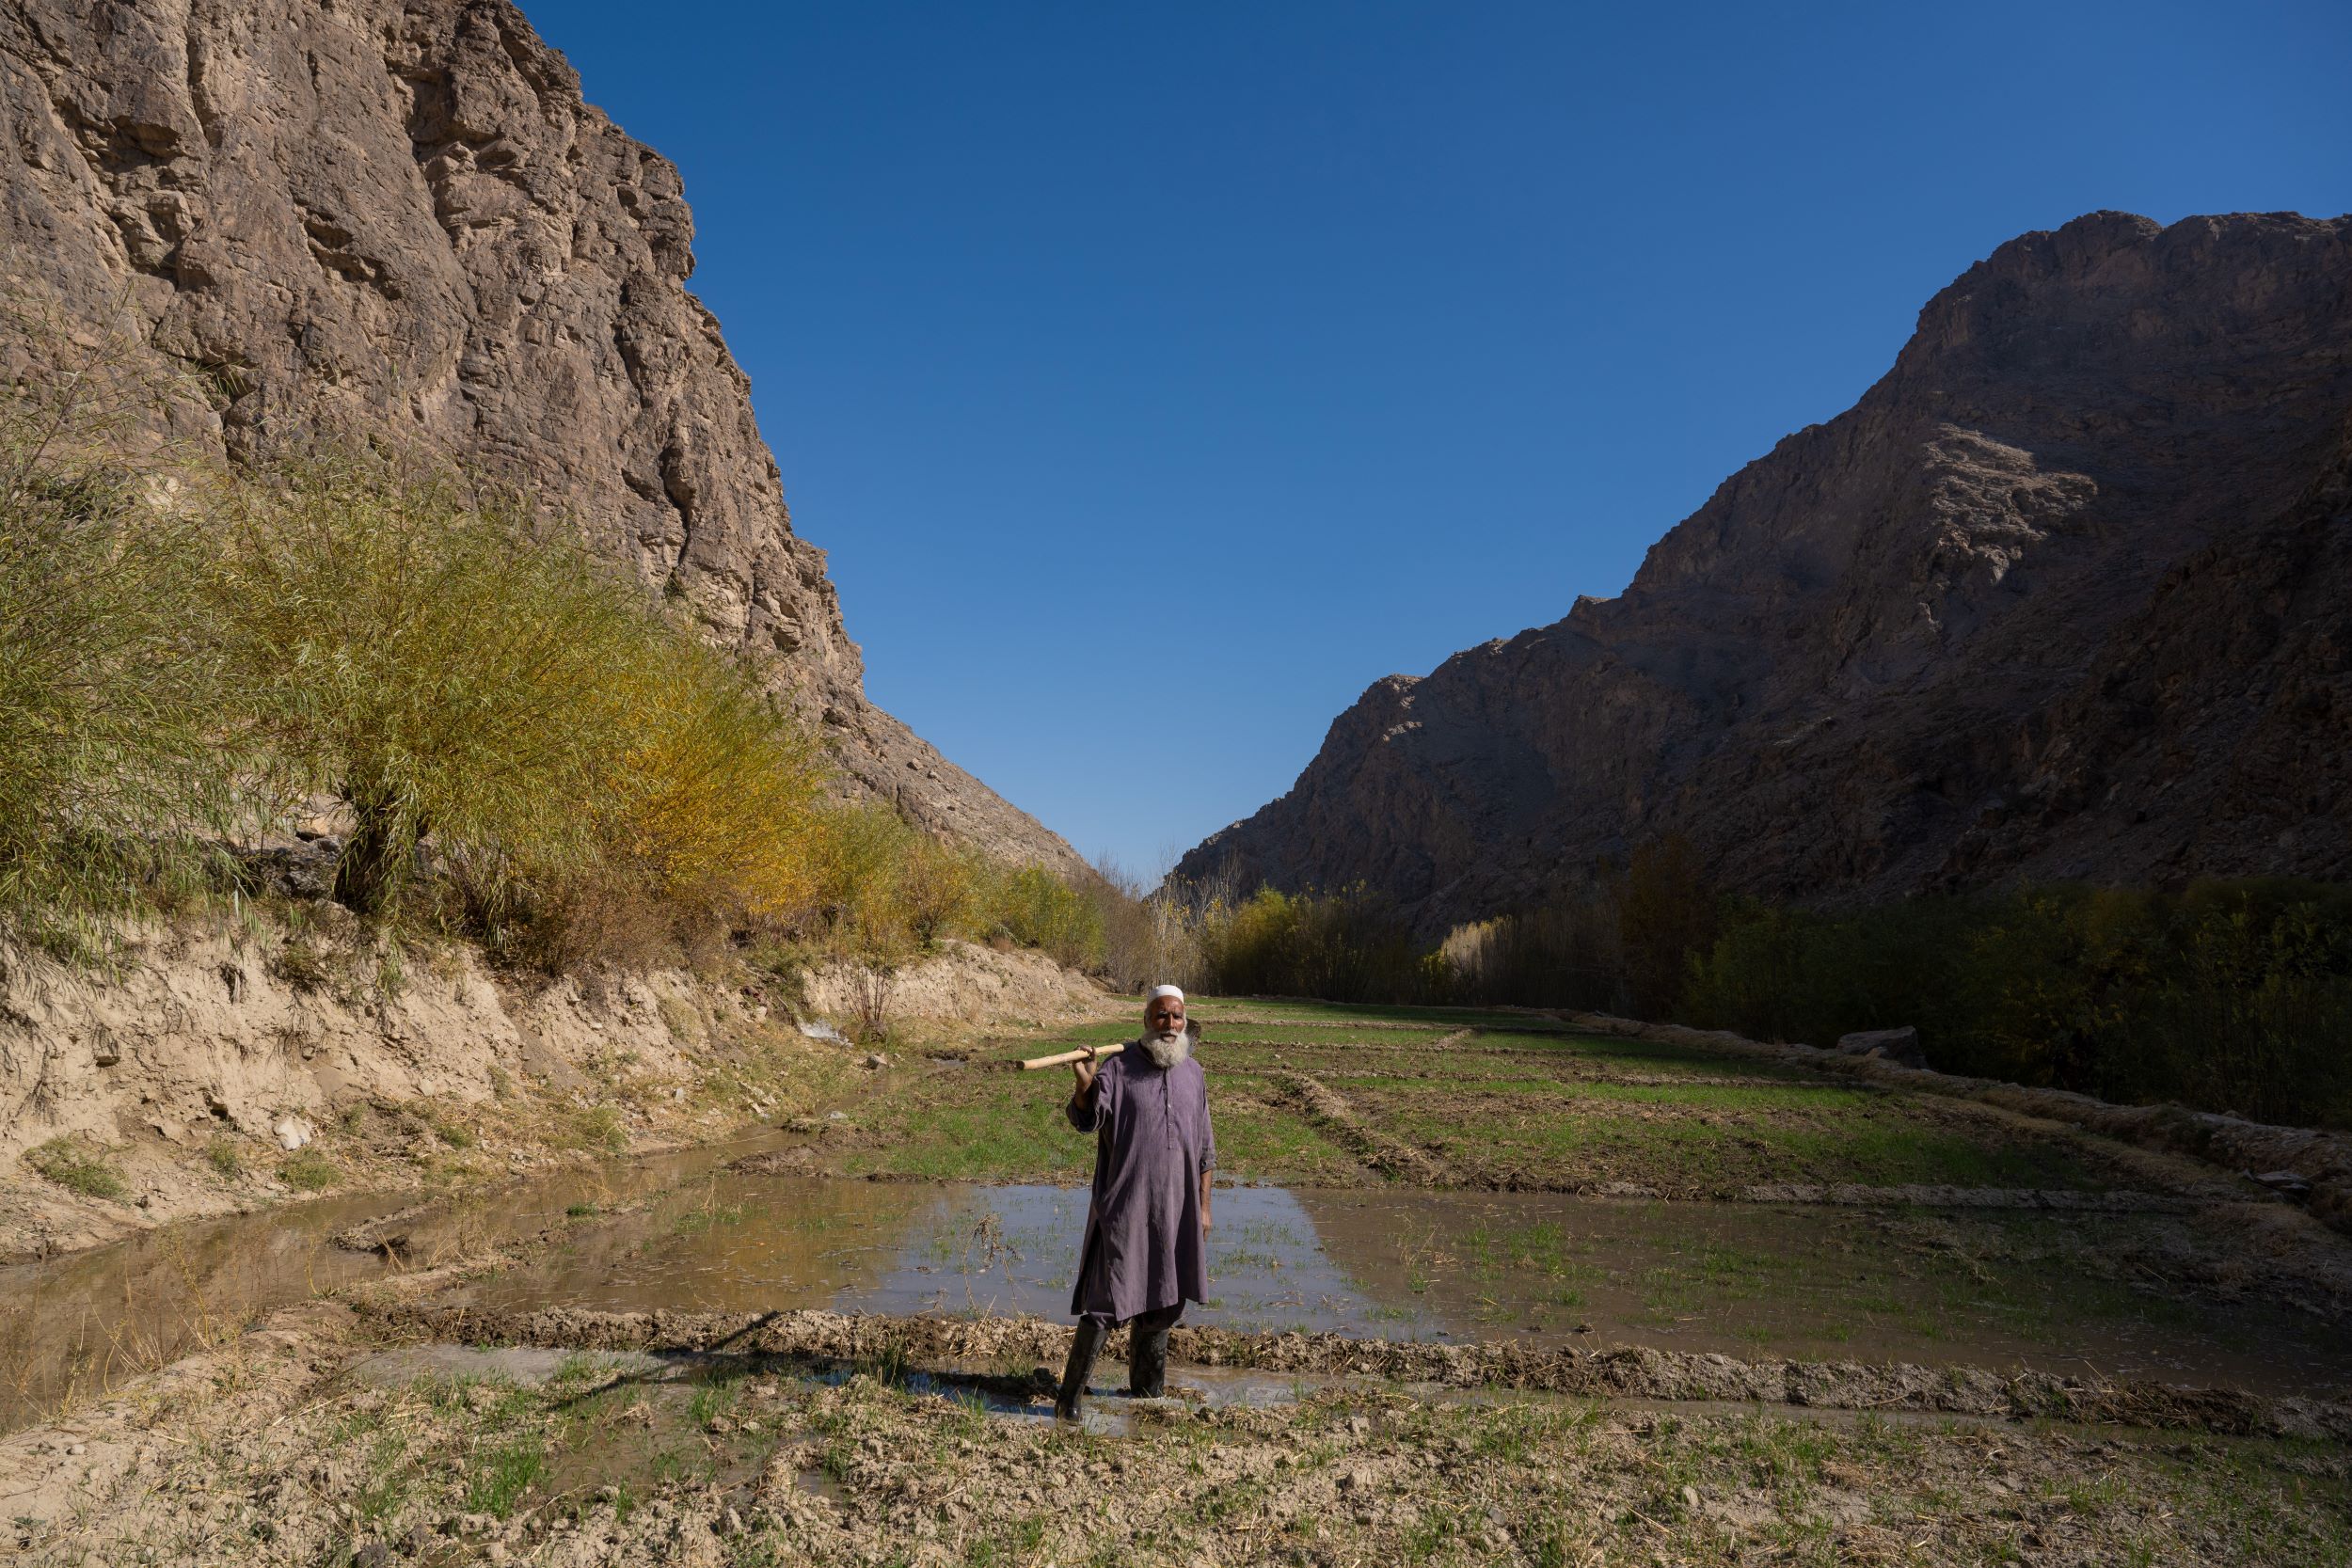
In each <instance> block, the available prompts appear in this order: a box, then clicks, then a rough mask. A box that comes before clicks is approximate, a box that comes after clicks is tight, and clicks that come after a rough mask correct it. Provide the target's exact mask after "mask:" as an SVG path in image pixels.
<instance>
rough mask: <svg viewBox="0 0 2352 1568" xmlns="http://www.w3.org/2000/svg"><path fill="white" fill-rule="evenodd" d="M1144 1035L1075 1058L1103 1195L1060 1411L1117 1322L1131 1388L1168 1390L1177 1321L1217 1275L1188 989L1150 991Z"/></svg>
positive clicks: (1210, 1165)
mask: <svg viewBox="0 0 2352 1568" xmlns="http://www.w3.org/2000/svg"><path fill="white" fill-rule="evenodd" d="M1143 1024H1144V1027H1143V1035H1142V1037H1141V1038H1139V1039H1136V1040H1131V1041H1129V1042H1128V1043H1127V1045H1126V1047H1125V1049H1123V1050H1122V1051H1120V1053H1119V1054H1117V1055H1115V1056H1109V1057H1106V1058H1104V1059H1103V1060H1102V1061H1101V1062H1100V1063H1099V1065H1098V1064H1097V1063H1096V1062H1093V1061H1080V1062H1073V1063H1072V1064H1071V1071H1072V1072H1073V1074H1074V1075H1075V1076H1076V1078H1077V1086H1076V1088H1075V1089H1074V1090H1073V1092H1072V1094H1071V1096H1070V1104H1069V1106H1068V1107H1067V1110H1068V1114H1069V1117H1070V1125H1071V1126H1073V1127H1074V1128H1076V1129H1077V1130H1078V1131H1079V1132H1091V1133H1093V1134H1094V1137H1095V1146H1094V1196H1093V1201H1092V1202H1091V1203H1090V1204H1089V1205H1088V1208H1087V1233H1086V1244H1085V1246H1084V1248H1083V1249H1082V1250H1081V1251H1080V1253H1079V1257H1078V1283H1077V1285H1076V1287H1075V1288H1074V1289H1073V1291H1071V1293H1070V1309H1071V1311H1073V1312H1074V1313H1076V1314H1077V1316H1078V1332H1077V1335H1076V1337H1075V1338H1073V1340H1072V1341H1071V1345H1070V1364H1069V1366H1068V1367H1066V1368H1065V1369H1064V1370H1063V1371H1062V1380H1061V1393H1060V1395H1059V1397H1058V1398H1057V1399H1056V1400H1055V1402H1054V1411H1055V1414H1056V1415H1057V1416H1060V1417H1062V1418H1065V1419H1069V1418H1075V1417H1076V1416H1077V1414H1078V1402H1079V1400H1080V1399H1081V1398H1082V1397H1083V1396H1084V1395H1085V1393H1086V1385H1087V1376H1088V1374H1089V1373H1090V1372H1091V1371H1092V1370H1094V1358H1095V1356H1096V1354H1099V1353H1100V1352H1101V1350H1102V1348H1103V1341H1104V1339H1105V1338H1109V1336H1110V1332H1111V1330H1112V1329H1113V1328H1115V1327H1117V1326H1119V1325H1120V1324H1121V1323H1125V1324H1127V1325H1128V1326H1129V1328H1130V1330H1131V1333H1130V1337H1129V1338H1130V1344H1129V1347H1128V1352H1127V1364H1128V1379H1127V1388H1128V1392H1130V1393H1131V1394H1134V1395H1136V1397H1138V1398H1143V1399H1157V1398H1159V1397H1160V1395H1161V1394H1162V1393H1164V1392H1165V1391H1166V1386H1167V1378H1168V1330H1169V1329H1170V1328H1173V1327H1174V1326H1175V1324H1176V1320H1177V1319H1178V1318H1180V1317H1182V1316H1183V1315H1184V1303H1186V1302H1188V1301H1199V1300H1200V1299H1201V1291H1202V1289H1203V1288H1204V1287H1205V1286H1206V1285H1207V1283H1208V1275H1209V1267H1208V1230H1209V1179H1210V1173H1211V1172H1212V1171H1214V1170H1215V1169H1216V1132H1215V1131H1214V1130H1213V1129H1212V1128H1211V1127H1210V1125H1209V1081H1208V1078H1207V1076H1206V1075H1205V1074H1203V1073H1202V1072H1201V1070H1200V1062H1199V1061H1198V1060H1196V1059H1195V1058H1194V1056H1193V1050H1192V1048H1193V1046H1194V1044H1195V1042H1197V1041H1198V1040H1199V1038H1200V1030H1199V1028H1198V1027H1197V1026H1195V1025H1193V1024H1191V1023H1190V1022H1187V1021H1186V1019H1185V1017H1184V992H1183V991H1181V990H1177V989H1176V988H1175V987H1174V986H1157V987H1154V988H1153V989H1152V994H1151V995H1150V996H1149V997H1147V998H1145V1000H1144V1010H1143Z"/></svg>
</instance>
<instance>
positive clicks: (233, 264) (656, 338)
mask: <svg viewBox="0 0 2352 1568" xmlns="http://www.w3.org/2000/svg"><path fill="white" fill-rule="evenodd" d="M0 141H5V146H6V151H5V153H4V154H0V245H4V246H5V252H4V254H5V260H4V261H0V274H5V275H6V276H5V278H0V286H5V291H6V293H7V295H8V304H9V305H10V306H11V307H13V308H14V309H13V310H12V312H11V313H12V315H15V316H30V317H35V318H45V317H53V316H55V315H56V314H62V315H63V317H64V318H65V320H64V321H63V322H62V323H59V322H56V321H55V320H39V321H37V322H36V323H35V325H37V326H38V327H39V329H40V334H41V335H44V336H45V335H47V334H49V333H50V332H52V331H53V330H56V329H58V328H62V329H63V331H64V332H65V334H67V335H68V336H73V335H78V336H80V337H81V338H82V339H83V340H84V341H102V340H121V341H130V342H133V343H135V344H137V345H139V348H138V350H137V352H139V353H140V354H143V355H149V356H152V357H153V359H154V361H155V363H156V364H157V365H159V366H169V367H172V368H174V369H176V370H178V371H182V372H186V375H185V377H184V383H183V384H184V385H185V386H187V387H189V388H192V389H193V393H192V395H188V396H183V397H181V398H179V399H178V400H177V405H176V406H175V407H174V408H173V409H172V411H171V413H170V415H169V419H170V421H171V422H172V423H173V424H175V425H176V426H177V428H178V431H179V433H180V434H182V435H183V436H192V437H194V438H196V439H197V440H199V441H200V442H203V443H206V444H210V445H213V446H215V448H217V449H219V450H222V451H226V452H228V453H229V454H230V455H232V456H244V455H249V454H250V453H252V452H253V451H257V450H259V449H261V448H262V447H264V446H266V445H268V444H269V443H270V442H271V441H272V440H273V439H275V438H278V437H284V436H299V435H301V434H302V433H303V432H304V431H305V430H307V429H309V428H310V427H313V426H318V425H335V426H338V427H341V428H344V429H353V428H375V429H384V430H389V431H390V432H392V433H393V434H395V435H396V436H399V437H400V438H401V439H403V440H404V441H407V442H411V443H417V444H423V445H429V446H433V447H437V448H439V449H441V450H444V451H450V452H452V453H455V454H458V455H461V456H462V457H464V458H465V459H467V460H468V461H469V462H474V463H478V464H483V465H486V466H490V467H495V468H498V469H501V470H503V471H506V472H508V473H510V474H513V475H515V476H516V477H518V478H520V479H521V480H523V481H524V482H525V483H528V484H530V486H531V487H532V489H533V490H534V491H535V492H536V493H537V494H538V495H539V496H540V497H542V498H543V499H545V500H546V501H547V503H548V505H549V506H550V507H552V508H554V509H557V510H560V511H563V512H566V513H569V514H571V515H575V516H576V517H577V518H578V519H579V521H580V525H581V526H582V527H583V528H584V529H585V530H586V531H588V533H589V535H590V536H591V537H592V538H593V539H594V540H595V541H596V544H597V545H598V546H599V547H601V548H603V549H605V550H607V551H609V552H610V553H611V554H612V555H613V556H614V557H616V558H618V559H620V560H623V561H625V562H628V563H629V564H630V565H632V566H633V567H634V568H635V569H636V570H637V571H638V572H639V573H640V574H641V575H642V576H643V577H644V579H645V580H646V581H647V583H648V584H649V585H655V586H660V587H661V588H664V589H665V590H671V591H674V592H675V593H676V594H681V595H682V596H683V597H684V598H685V599H686V600H687V601H689V602H690V603H691V606H692V607H693V609H694V610H695V612H696V613H698V614H699V615H700V617H701V619H702V621H703V622H704V624H705V625H706V626H707V627H708V629H709V631H710V633H711V634H712V635H713V636H714V638H716V639H719V640H722V641H725V642H727V643H729V644H732V645H733V646H736V647H738V648H739V649H741V650H742V651H743V652H745V653H746V654H749V655H751V656H753V657H755V658H758V659H760V660H762V661H764V662H766V663H767V664H768V665H769V666H770V668H771V670H772V671H773V673H774V678H775V684H776V685H777V687H778V689H781V690H787V691H789V692H790V693H791V694H792V695H793V697H794V699H795V700H796V701H797V702H799V703H800V704H801V705H803V706H804V707H805V709H806V710H807V712H808V715H809V717H810V718H811V719H813V720H818V721H821V723H822V724H823V726H824V727H825V730H826V733H827V734H828V736H829V737H830V738H831V739H832V741H833V742H834V747H835V750H836V751H837V752H838V753H839V755H840V757H841V760H842V763H843V765H844V767H845V768H846V769H847V771H848V773H849V774H850V776H851V778H853V779H854V780H855V781H857V784H859V786H861V787H862V788H864V789H865V790H866V791H868V792H870V793H872V794H875V795H879V796H882V797H883V798H886V799H890V800H896V801H898V803H899V804H900V805H901V806H902V808H903V809H904V810H905V811H906V812H907V813H908V814H909V815H910V816H913V817H914V818H915V819H916V820H918V821H920V822H923V823H924V824H926V825H928V826H930V827H932V828H935V829H940V830H944V831H948V832H954V833H956V834H958V835H960V836H961V837H963V838H965V839H967V840H971V841H974V842H977V843H979V844H981V845H983V846H985V847H989V848H991V849H993V850H994V851H996V852H998V853H999V854H1002V855H1006V856H1008V857H1011V858H1017V859H1023V860H1041V861H1045V862H1048V863H1054V864H1057V865H1058V866H1061V867H1063V868H1065V869H1068V868H1072V867H1074V866H1075V865H1076V863H1077V860H1076V857H1075V856H1074V855H1073V854H1072V852H1071V850H1070V848H1069V847H1068V846H1067V845H1066V844H1064V843H1062V841H1061V840H1060V839H1058V838H1057V837H1056V836H1054V835H1053V834H1052V833H1049V832H1046V831H1045V830H1044V829H1043V828H1042V827H1041V826H1040V825H1039V824H1038V823H1037V822H1036V821H1035V820H1033V819H1032V818H1030V817H1029V816H1026V815H1025V814H1023V813H1022V812H1020V811H1018V810H1016V809H1014V808H1013V807H1012V806H1010V805H1009V804H1008V803H1007V802H1005V801H1004V800H1000V799H999V798H998V797H996V796H995V795H994V794H993V793H991V792H990V791H989V790H988V789H987V788H986V787H985V786H984V785H982V784H979V783H978V782H977V780H975V779H973V778H971V777H970V776H969V775H967V774H965V773H963V772H962V771H961V769H959V768H956V767H954V766H953V765H952V764H950V763H948V762H946V760H945V759H944V758H942V757H941V756H940V755H939V754H938V752H935V751H934V750H932V749H931V748H930V746H929V745H927V744H925V743H924V742H923V741H922V740H921V739H919V738H917V737H916V736H914V735H913V734H912V733H911V732H910V731H908V729H907V728H906V727H905V726H904V725H903V724H900V723H899V722H898V721H896V720H894V719H892V718H891V717H890V716H889V715H887V714H885V713H882V712H881V711H880V710H879V709H877V708H875V707H874V706H872V705H870V704H868V703H867V702H866V698H865V694H864V690H863V686H862V666H861V660H860V657H859V654H858V649H857V646H856V644H855V643H853V642H851V641H850V639H849V637H848V635H847V634H846V633H845V632H844V630H843V628H842V623H841V610H840V605H839V602H838V599H837V597H836V596H835V594H834V587H833V585H832V583H830V582H829V581H827V580H826V577H825V557H824V553H823V552H822V551H821V550H818V549H817V548H815V547H814V546H810V545H808V544H807V543H805V542H804V541H803V540H801V539H800V538H798V537H797V536H795V534H794V533H793V531H792V526H791V520H790V516H789V514H788V513H787V510H786V508H785V502H784V495H783V490H782V487H781V484H780V483H779V480H778V476H777V472H776V466H775V462H774V460H773V458H772V457H771V456H770V454H769V451H768V449H767V447H766V446H765V445H764V444H763V443H762V442H761V440H760V437H759V432H758V430H757V428H756V426H755V423H754V421H753V417H752V408H751V402H750V397H749V383H748V381H747V380H746V378H745V376H744V375H743V372H741V371H740V370H739V369H738V368H737V366H736V363H735V361H734V359H733V358H732V357H731V356H729V355H728V353H727V348H726V344H725V342H724V341H723V340H722V338H721V337H720V333H719V324H718V323H717V321H715V320H714V319H713V318H712V316H711V314H710V312H709V311H708V310H707V309H704V308H703V306H702V305H701V303H700V302H699V301H697V300H696V299H695V298H694V296H693V295H692V294H691V293H688V292H687V290H686V287H685V284H686V279H687V277H688V276H689V274H690V273H691V271H692V270H693V265H694V259H693V255H692V252H691V248H690V245H691V240H692V237H693V220H692V217H691V214H689V213H688V211H687V206H686V201H685V198H684V196H683V193H682V186H681V183H680V181H679V177H678V171H677V170H676V169H675V167H674V166H671V165H670V164H669V163H668V162H666V161H665V160H663V159H662V158H661V157H660V155H659V154H657V153H655V152H653V151H652V150H649V149H647V148H645V147H644V146H642V145H640V144H639V143H637V142H635V141H632V140H630V139H629V138H628V136H627V135H623V134H622V133H621V131H620V130H619V129H618V128H616V127H615V126H614V125H613V124H612V121H610V120H609V119H606V118H605V117H604V115H603V114H601V113H600V112H598V111H597V110H596V109H595V108H593V107H591V106H590V105H589V104H588V103H585V102H583V100H582V98H581V96H580V80H579V77H578V76H577V75H576V74H575V73H574V71H572V69H571V67H570V66H569V65H568V64H566V63H565V61H564V58H563V56H562V55H559V54H557V53H556V52H555V51H554V50H553V49H550V48H548V46H547V45H546V44H544V43H542V42H541V41H540V40H538V38H537V37H536V36H535V35H534V34H533V33H532V30H531V27H530V25H529V24H528V23H526V22H525V21H524V19H523V17H522V14H521V13H520V12H519V11H517V10H516V8H514V7H513V6H512V5H509V4H506V3H504V0H405V4H404V3H403V0H289V3H286V4H280V5H271V6H252V5H242V4H234V3H230V0H11V4H9V5H8V6H7V7H6V8H0ZM6 336H7V338H8V341H6V342H0V358H5V359H6V360H7V361H8V362H9V363H10V364H11V365H12V366H14V367H16V368H22V367H23V366H24V362H25V360H26V358H27V356H33V355H37V354H40V353H41V352H42V350H41V349H40V346H39V345H38V344H36V343H34V342H33V341H31V339H32V338H33V337H34V336H35V334H33V333H29V332H26V331H24V330H22V329H21V328H20V329H17V330H13V331H10V332H9V333H8V334H7V335H6Z"/></svg>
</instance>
